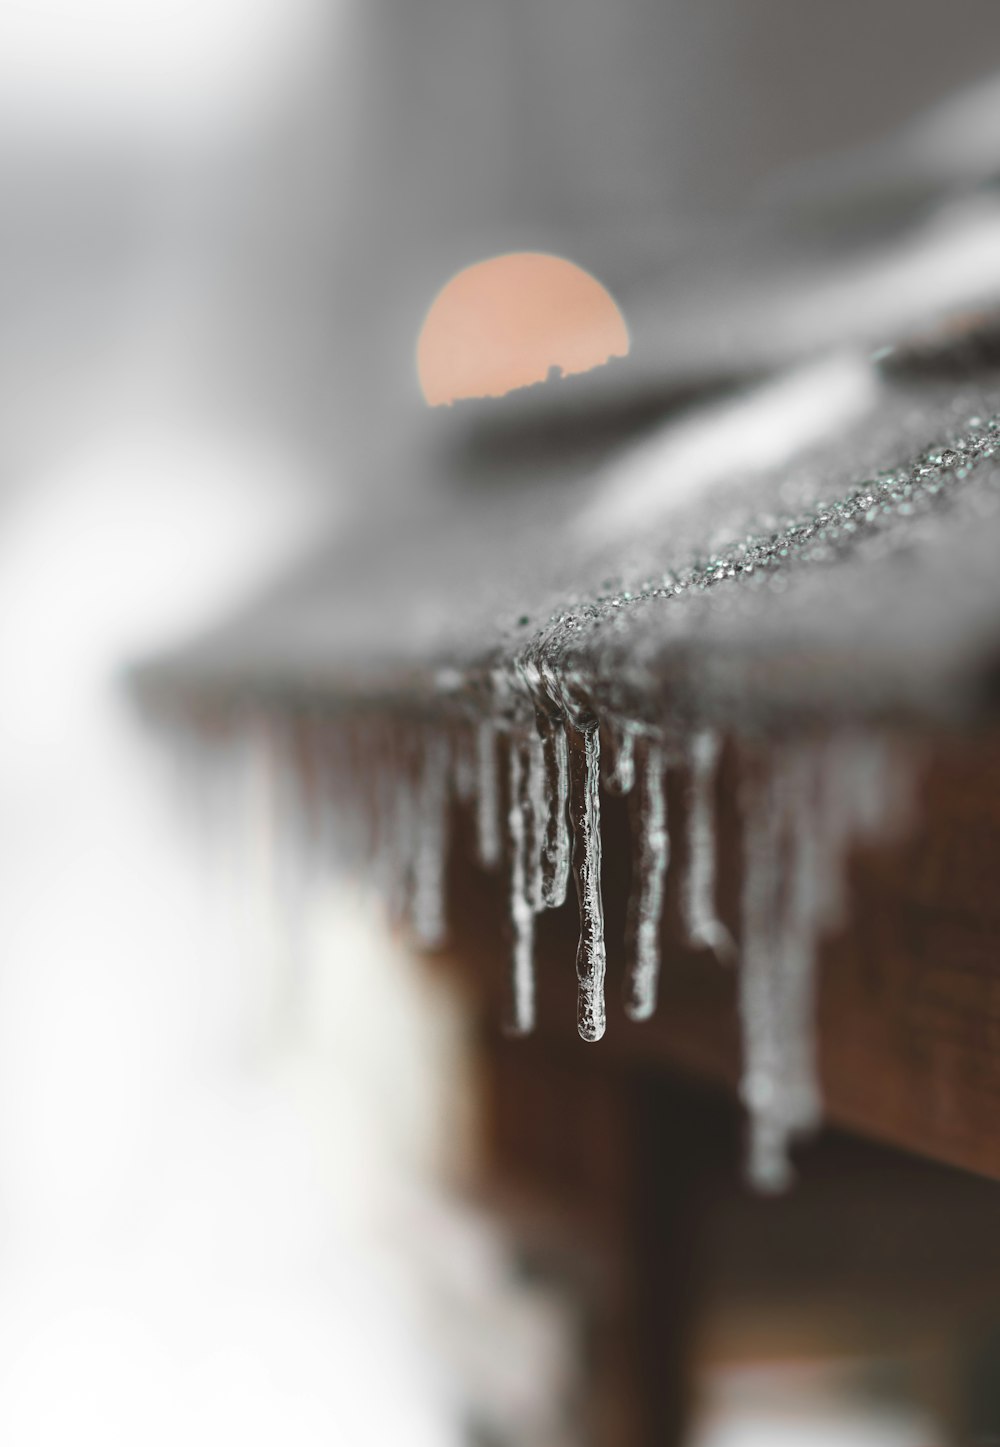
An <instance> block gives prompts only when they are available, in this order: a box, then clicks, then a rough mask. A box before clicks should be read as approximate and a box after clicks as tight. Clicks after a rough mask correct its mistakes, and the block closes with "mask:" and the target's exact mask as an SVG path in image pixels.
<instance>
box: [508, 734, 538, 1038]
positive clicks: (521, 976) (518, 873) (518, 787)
mask: <svg viewBox="0 0 1000 1447" xmlns="http://www.w3.org/2000/svg"><path fill="white" fill-rule="evenodd" d="M531 809H532V799H531V783H530V768H529V767H528V766H527V760H525V759H524V758H523V757H522V744H521V741H520V740H519V739H518V738H516V737H514V738H511V741H510V805H509V810H508V814H507V822H508V825H509V828H510V842H511V851H510V853H511V866H510V917H511V924H512V927H513V934H514V938H513V958H512V961H511V976H510V980H511V993H510V1011H509V1018H508V1028H509V1029H510V1031H511V1033H513V1034H517V1035H525V1034H527V1033H528V1032H529V1031H530V1030H532V1029H534V1025H535V960H534V955H535V910H534V906H533V904H532V901H531V897H530V893H529V891H530V884H531V878H530V873H529V859H528V839H529V827H528V826H529V820H530V817H531Z"/></svg>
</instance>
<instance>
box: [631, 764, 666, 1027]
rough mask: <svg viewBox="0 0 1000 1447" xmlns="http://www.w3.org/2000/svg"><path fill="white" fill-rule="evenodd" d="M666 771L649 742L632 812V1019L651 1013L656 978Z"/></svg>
mask: <svg viewBox="0 0 1000 1447" xmlns="http://www.w3.org/2000/svg"><path fill="white" fill-rule="evenodd" d="M664 775H665V766H664V759H663V753H662V751H661V749H660V748H659V747H658V746H657V745H656V744H652V743H651V744H649V745H648V747H647V748H646V749H645V751H644V754H643V757H642V758H641V760H640V765H639V791H638V798H637V800H636V808H635V812H634V817H635V820H636V827H637V830H638V847H637V849H636V857H635V877H634V879H633V882H632V895H631V898H630V900H629V912H628V973H627V975H626V980H625V1013H626V1014H627V1015H628V1016H629V1018H630V1019H632V1020H648V1019H649V1018H650V1016H651V1015H652V1014H653V1012H654V1011H655V1009H656V995H657V989H658V986H659V979H660V922H661V919H662V916H663V887H664V881H665V879H666V874H667V865H668V863H669V859H670V835H669V833H668V830H667V800H666V794H665V791H664V782H665V780H664Z"/></svg>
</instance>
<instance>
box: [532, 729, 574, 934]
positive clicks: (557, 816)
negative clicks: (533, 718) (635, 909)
mask: <svg viewBox="0 0 1000 1447" xmlns="http://www.w3.org/2000/svg"><path fill="white" fill-rule="evenodd" d="M538 731H539V735H540V738H541V744H542V756H543V761H544V770H545V794H546V797H547V799H548V817H547V819H546V823H545V837H544V840H543V844H542V857H541V867H542V891H541V893H542V904H543V906H544V907H545V908H546V909H559V908H560V906H561V905H562V904H564V903H565V900H566V891H567V889H568V887H569V866H570V839H569V821H568V819H567V817H566V810H567V804H568V800H569V761H568V758H567V749H566V728H565V725H564V724H563V723H562V722H561V721H560V720H558V719H548V718H544V717H543V716H541V715H539V719H538Z"/></svg>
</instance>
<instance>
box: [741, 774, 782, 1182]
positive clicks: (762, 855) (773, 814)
mask: <svg viewBox="0 0 1000 1447" xmlns="http://www.w3.org/2000/svg"><path fill="white" fill-rule="evenodd" d="M744 807H745V813H746V823H745V835H744V849H743V927H742V935H743V938H742V950H741V968H740V1009H741V1014H742V1018H743V1083H742V1092H741V1093H742V1097H743V1102H744V1104H745V1105H746V1107H747V1110H748V1111H749V1112H750V1153H749V1162H748V1170H749V1175H750V1179H751V1181H752V1182H753V1184H754V1185H755V1186H756V1187H757V1188H758V1190H762V1191H780V1190H783V1189H784V1188H785V1187H786V1186H787V1185H788V1184H789V1181H790V1179H791V1175H790V1170H789V1165H788V1156H787V1137H786V1133H785V1130H784V1127H783V1125H782V1123H781V1121H780V1120H779V1118H778V1112H777V1108H776V1103H777V1096H778V1051H777V1046H776V1040H777V1032H778V1030H779V1029H780V1025H779V1022H778V1009H777V1000H776V998H775V994H776V990H775V986H776V971H775V962H776V959H777V949H776V945H777V941H776V938H775V935H776V920H777V915H778V899H777V895H778V882H779V877H780V829H779V817H778V809H777V806H776V799H775V789H774V781H773V779H772V777H771V776H770V774H767V775H765V777H764V778H763V779H760V778H754V779H752V780H749V781H748V782H747V783H746V785H745V787H744Z"/></svg>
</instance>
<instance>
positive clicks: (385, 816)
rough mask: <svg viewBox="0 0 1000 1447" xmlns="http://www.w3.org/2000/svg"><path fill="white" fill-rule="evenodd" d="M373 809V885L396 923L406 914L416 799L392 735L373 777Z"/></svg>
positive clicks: (407, 765)
mask: <svg viewBox="0 0 1000 1447" xmlns="http://www.w3.org/2000/svg"><path fill="white" fill-rule="evenodd" d="M375 805H376V810H377V817H378V831H377V837H378V846H377V850H376V855H375V879H376V885H377V888H378V889H379V892H380V893H381V894H382V896H383V898H384V899H385V902H386V907H387V909H388V912H389V916H390V918H391V919H392V920H394V921H396V922H397V923H400V922H402V921H403V920H405V919H406V916H407V913H408V908H407V906H408V902H409V896H410V878H411V875H412V872H413V866H414V859H415V856H416V841H417V837H418V829H417V799H416V794H415V790H414V786H413V780H412V773H411V763H410V760H409V759H408V758H407V757H406V752H405V750H404V748H403V747H402V741H401V740H400V738H399V736H398V735H397V734H395V733H393V732H390V733H389V734H388V737H387V740H386V744H385V750H384V755H383V759H382V763H381V767H380V768H379V770H378V773H377V775H376V780H375Z"/></svg>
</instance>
